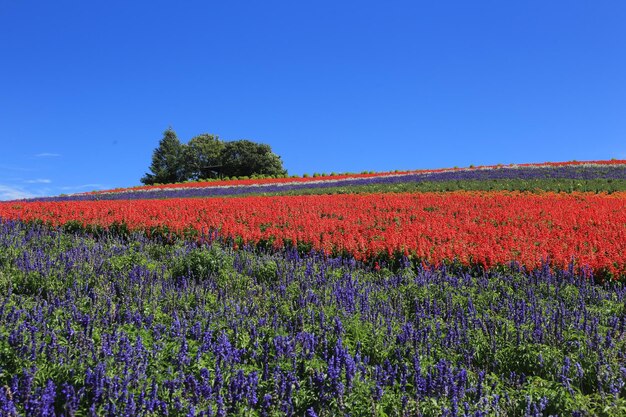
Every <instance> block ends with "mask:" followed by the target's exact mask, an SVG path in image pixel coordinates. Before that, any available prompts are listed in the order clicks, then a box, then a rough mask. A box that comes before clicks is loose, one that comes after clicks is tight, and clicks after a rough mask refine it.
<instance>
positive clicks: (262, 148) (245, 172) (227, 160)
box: [221, 140, 287, 177]
mask: <svg viewBox="0 0 626 417" xmlns="http://www.w3.org/2000/svg"><path fill="white" fill-rule="evenodd" d="M221 159H222V173H223V174H224V175H226V176H229V177H232V176H237V177H241V176H250V175H253V174H264V175H286V174H287V171H286V170H285V168H283V161H282V160H281V159H280V156H278V155H276V154H275V153H273V152H272V148H271V147H270V146H269V145H266V144H264V143H255V142H251V141H249V140H236V141H232V142H226V143H225V144H224V149H223V151H222V158H221Z"/></svg>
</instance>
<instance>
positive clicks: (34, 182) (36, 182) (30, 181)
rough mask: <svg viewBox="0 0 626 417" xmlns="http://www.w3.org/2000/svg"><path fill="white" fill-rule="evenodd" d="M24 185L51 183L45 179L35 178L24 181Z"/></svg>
mask: <svg viewBox="0 0 626 417" xmlns="http://www.w3.org/2000/svg"><path fill="white" fill-rule="evenodd" d="M24 182H25V183H26V184H50V183H51V182H52V181H51V180H49V179H47V178H37V179H36V180H26V181H24Z"/></svg>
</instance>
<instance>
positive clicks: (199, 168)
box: [185, 133, 224, 180]
mask: <svg viewBox="0 0 626 417" xmlns="http://www.w3.org/2000/svg"><path fill="white" fill-rule="evenodd" d="M223 150H224V142H222V141H221V140H220V139H219V137H218V136H216V135H210V134H208V133H204V134H202V135H198V136H196V137H194V138H192V139H191V140H190V141H189V143H188V144H187V147H186V149H185V166H186V171H187V175H188V177H189V178H191V179H195V180H197V179H201V178H212V177H215V176H216V174H218V173H219V172H221V171H220V168H221V165H222V162H221V156H222V151H223Z"/></svg>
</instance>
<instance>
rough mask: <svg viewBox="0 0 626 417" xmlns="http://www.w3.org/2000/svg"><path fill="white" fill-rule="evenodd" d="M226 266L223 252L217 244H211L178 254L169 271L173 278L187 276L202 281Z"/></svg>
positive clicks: (226, 262)
mask: <svg viewBox="0 0 626 417" xmlns="http://www.w3.org/2000/svg"><path fill="white" fill-rule="evenodd" d="M228 267H229V266H228V259H227V257H226V255H225V254H224V252H223V251H222V250H221V249H220V248H218V247H217V246H211V247H210V248H208V249H207V248H198V249H193V250H191V251H189V252H187V253H184V254H182V255H180V256H178V257H177V258H175V259H174V262H173V265H172V267H171V272H172V277H173V278H175V279H180V278H182V277H188V278H191V279H194V280H196V281H202V280H205V279H207V278H208V277H210V276H214V275H215V274H216V273H217V272H218V271H220V270H224V269H226V268H228ZM230 268H232V266H231V267H230Z"/></svg>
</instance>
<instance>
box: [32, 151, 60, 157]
mask: <svg viewBox="0 0 626 417" xmlns="http://www.w3.org/2000/svg"><path fill="white" fill-rule="evenodd" d="M58 156H61V154H59V153H50V152H42V153H38V154H37V155H35V157H37V158H55V157H58Z"/></svg>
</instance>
